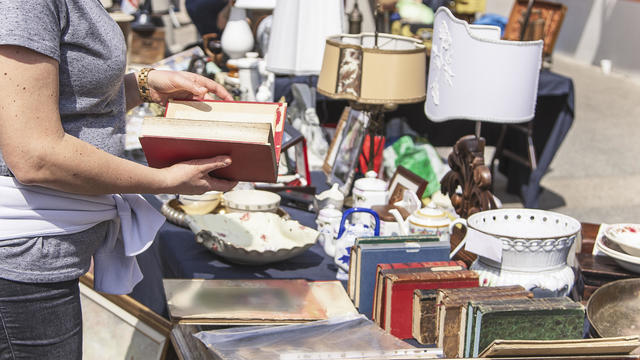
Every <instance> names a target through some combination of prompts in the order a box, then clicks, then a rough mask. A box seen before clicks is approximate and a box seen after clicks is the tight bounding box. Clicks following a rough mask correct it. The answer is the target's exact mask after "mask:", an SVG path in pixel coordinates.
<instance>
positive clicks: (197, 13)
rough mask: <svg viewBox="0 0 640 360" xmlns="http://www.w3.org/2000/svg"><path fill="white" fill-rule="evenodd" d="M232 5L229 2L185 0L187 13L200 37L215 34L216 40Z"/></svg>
mask: <svg viewBox="0 0 640 360" xmlns="http://www.w3.org/2000/svg"><path fill="white" fill-rule="evenodd" d="M232 5H233V1H231V0H185V7H186V8H187V13H188V14H189V17H190V18H191V21H193V24H194V25H195V26H196V29H198V32H199V33H200V36H202V35H205V34H212V33H215V34H218V38H220V36H221V35H222V30H223V29H224V27H225V25H226V24H227V19H228V18H229V11H230V10H231V6H232Z"/></svg>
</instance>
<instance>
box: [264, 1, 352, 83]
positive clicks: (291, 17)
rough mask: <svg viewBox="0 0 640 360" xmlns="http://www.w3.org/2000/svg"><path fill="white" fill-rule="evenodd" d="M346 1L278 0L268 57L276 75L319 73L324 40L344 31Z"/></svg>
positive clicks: (268, 62)
mask: <svg viewBox="0 0 640 360" xmlns="http://www.w3.org/2000/svg"><path fill="white" fill-rule="evenodd" d="M344 16H345V15H344V5H343V0H277V1H276V8H275V9H274V10H273V23H272V25H271V34H270V35H269V50H268V53H267V56H266V61H267V70H269V71H272V72H274V73H276V74H287V75H317V74H319V73H320V69H321V67H322V54H323V53H324V46H325V40H326V38H327V37H328V36H330V35H335V34H340V33H342V24H343V17H344Z"/></svg>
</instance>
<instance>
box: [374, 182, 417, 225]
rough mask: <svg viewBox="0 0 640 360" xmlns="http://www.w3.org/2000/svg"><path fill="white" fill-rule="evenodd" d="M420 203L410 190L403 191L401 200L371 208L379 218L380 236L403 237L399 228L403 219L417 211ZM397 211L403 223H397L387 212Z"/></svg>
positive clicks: (391, 200)
mask: <svg viewBox="0 0 640 360" xmlns="http://www.w3.org/2000/svg"><path fill="white" fill-rule="evenodd" d="M420 205H422V203H421V202H420V199H418V195H416V193H415V192H413V191H411V190H405V191H404V193H403V194H402V198H401V199H400V198H397V197H396V198H392V199H389V203H388V204H386V205H376V206H373V207H371V209H372V210H374V211H375V212H377V213H378V215H379V216H380V234H381V235H382V236H398V235H403V232H402V230H401V227H402V226H403V223H404V219H406V218H407V217H409V215H410V214H411V213H413V212H414V211H416V210H418V209H419V208H420ZM391 209H397V211H399V212H400V214H401V215H402V219H403V222H402V223H398V222H397V221H396V218H395V215H394V214H392V213H391V212H390V211H389V210H391Z"/></svg>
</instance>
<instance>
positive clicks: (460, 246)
mask: <svg viewBox="0 0 640 360" xmlns="http://www.w3.org/2000/svg"><path fill="white" fill-rule="evenodd" d="M456 224H460V225H462V226H464V227H467V220H466V219H463V218H457V219H455V220H453V221H452V222H451V224H449V234H453V228H454V227H455V226H456ZM466 243H467V235H466V234H465V236H464V238H463V239H462V240H461V241H460V243H459V244H458V246H456V248H455V249H453V250H452V251H451V253H450V254H449V259H453V257H454V256H456V254H457V253H458V252H459V251H460V250H462V248H463V247H464V245H465V244H466Z"/></svg>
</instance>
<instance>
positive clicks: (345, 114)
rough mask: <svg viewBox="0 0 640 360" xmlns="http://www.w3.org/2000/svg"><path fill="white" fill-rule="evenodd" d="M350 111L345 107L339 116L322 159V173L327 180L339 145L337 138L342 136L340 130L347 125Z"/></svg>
mask: <svg viewBox="0 0 640 360" xmlns="http://www.w3.org/2000/svg"><path fill="white" fill-rule="evenodd" d="M350 111H351V107H349V106H347V107H345V108H344V110H343V111H342V114H341V115H340V120H338V125H337V126H336V132H335V135H334V136H333V139H331V144H329V150H328V151H327V155H326V156H325V158H324V163H323V164H322V172H324V174H325V175H326V176H327V179H329V177H330V176H331V169H332V168H333V164H334V162H335V160H336V155H337V154H338V144H340V141H339V137H340V136H341V134H342V130H343V129H344V126H345V124H346V123H347V118H349V112H350Z"/></svg>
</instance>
